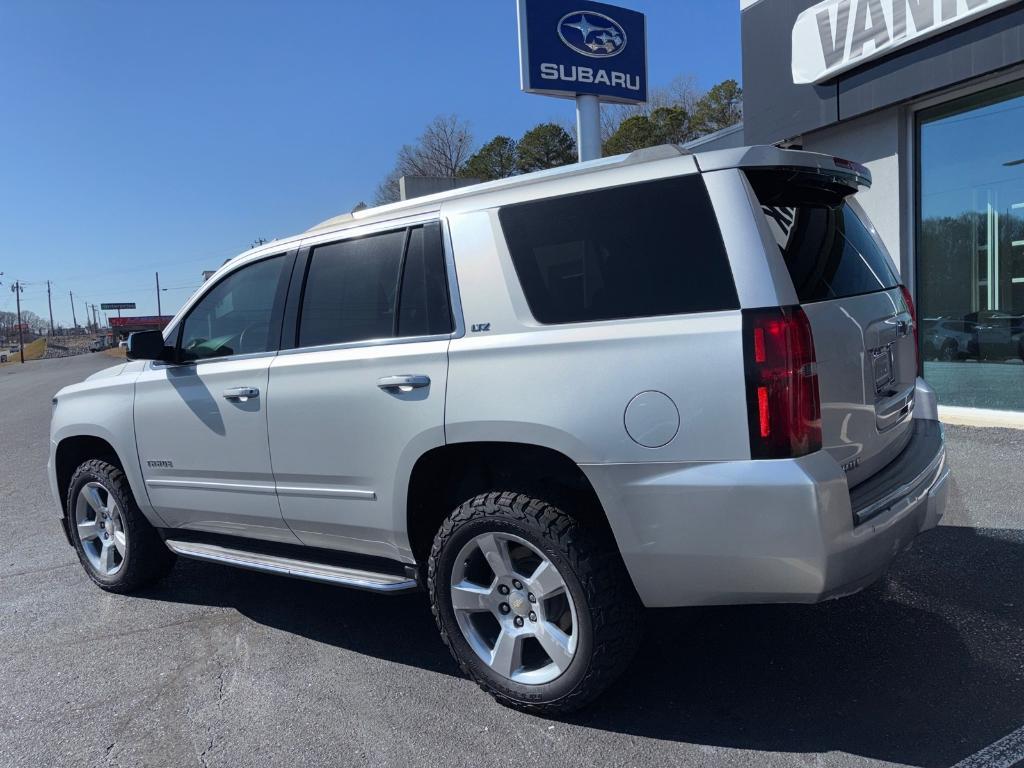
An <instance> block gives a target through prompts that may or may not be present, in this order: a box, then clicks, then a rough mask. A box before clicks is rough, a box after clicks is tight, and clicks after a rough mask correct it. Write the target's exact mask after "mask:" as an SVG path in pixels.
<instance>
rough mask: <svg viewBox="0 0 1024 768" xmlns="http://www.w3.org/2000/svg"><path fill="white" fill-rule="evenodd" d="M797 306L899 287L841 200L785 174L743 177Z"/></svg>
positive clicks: (886, 260) (885, 260) (864, 229)
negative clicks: (790, 281) (782, 261)
mask: <svg viewBox="0 0 1024 768" xmlns="http://www.w3.org/2000/svg"><path fill="white" fill-rule="evenodd" d="M747 176H748V178H750V181H751V184H752V186H753V187H754V192H755V193H756V194H757V197H758V201H759V202H760V203H761V210H762V211H764V215H765V217H766V218H767V220H768V226H769V228H770V229H771V231H772V234H773V235H775V241H776V242H777V243H778V245H779V250H781V251H782V256H783V258H784V259H785V261H786V266H787V267H788V268H789V275H790V277H791V278H792V279H793V287H794V288H796V294H797V297H798V298H799V299H800V302H801V303H803V304H806V303H810V302H815V301H827V300H829V299H841V298H845V297H847V296H858V295H860V294H864V293H874V292H876V291H886V290H889V289H890V288H895V287H896V286H897V285H899V280H898V278H897V277H896V275H895V274H893V270H892V267H891V265H890V262H889V257H888V256H887V255H886V254H885V252H884V251H883V250H882V249H881V248H879V246H878V244H877V243H876V242H875V240H874V238H873V237H872V236H871V233H870V232H869V231H868V228H867V226H866V225H865V224H864V222H863V221H862V220H861V218H860V217H859V216H858V215H857V213H856V212H855V211H854V210H853V208H852V207H851V206H850V205H848V204H847V203H846V202H845V200H844V199H843V197H842V196H841V194H839V193H830V192H829V191H828V190H827V189H823V188H822V187H820V186H811V185H810V183H809V180H807V179H805V180H801V179H800V178H798V177H797V176H794V175H793V174H791V173H789V172H785V171H748V173H747Z"/></svg>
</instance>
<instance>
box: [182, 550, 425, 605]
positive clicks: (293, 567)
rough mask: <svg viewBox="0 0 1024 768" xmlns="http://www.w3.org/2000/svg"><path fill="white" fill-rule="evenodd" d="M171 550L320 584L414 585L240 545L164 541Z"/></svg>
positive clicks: (406, 588) (373, 588) (383, 588)
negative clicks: (238, 546) (226, 545)
mask: <svg viewBox="0 0 1024 768" xmlns="http://www.w3.org/2000/svg"><path fill="white" fill-rule="evenodd" d="M165 543H166V544H167V546H168V548H170V550H171V551H172V552H174V553H175V554H177V555H181V556H182V557H189V558H192V559H194V560H205V561H207V562H212V563H221V564H223V565H233V566H235V567H236V568H245V569H247V570H250V571H260V572H262V573H274V574H278V575H280V576H291V577H293V578H297V579H306V580H308V581H318V582H321V583H324V584H335V585H338V586H344V587H352V588H354V589H363V590H368V591H370V592H386V593H389V594H394V593H398V592H411V591H413V590H415V589H417V588H418V584H417V583H416V580H415V579H410V578H406V577H403V576H395V575H393V574H389V573H374V572H372V571H362V570H358V569H356V568H345V567H342V566H337V565H327V564H324V563H313V562H308V561H305V560H294V559H292V558H287V557H278V556H276V555H267V554H262V553H258V552H245V551H243V550H240V549H230V548H228V547H221V546H217V545H216V544H202V543H199V542H192V541H174V540H173V539H167V540H166V542H165Z"/></svg>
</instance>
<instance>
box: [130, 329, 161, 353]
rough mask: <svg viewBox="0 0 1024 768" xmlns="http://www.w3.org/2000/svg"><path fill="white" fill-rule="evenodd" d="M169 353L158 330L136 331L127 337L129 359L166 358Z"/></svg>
mask: <svg viewBox="0 0 1024 768" xmlns="http://www.w3.org/2000/svg"><path fill="white" fill-rule="evenodd" d="M169 353H170V348H169V347H165V346H164V335H163V333H161V332H160V331H136V332H135V333H133V334H131V335H130V336H129V337H128V359H129V360H168V359H170V354H169Z"/></svg>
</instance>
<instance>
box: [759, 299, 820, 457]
mask: <svg viewBox="0 0 1024 768" xmlns="http://www.w3.org/2000/svg"><path fill="white" fill-rule="evenodd" d="M743 351H744V356H745V365H746V378H747V416H748V421H749V425H750V453H751V457H752V458H755V459H782V458H793V457H796V456H804V455H806V454H808V453H813V452H814V451H817V450H820V449H821V403H820V401H819V399H818V373H817V369H816V366H815V358H814V339H813V337H812V336H811V324H810V322H808V320H807V315H806V314H804V311H803V309H802V308H800V307H773V308H770V309H753V310H744V311H743Z"/></svg>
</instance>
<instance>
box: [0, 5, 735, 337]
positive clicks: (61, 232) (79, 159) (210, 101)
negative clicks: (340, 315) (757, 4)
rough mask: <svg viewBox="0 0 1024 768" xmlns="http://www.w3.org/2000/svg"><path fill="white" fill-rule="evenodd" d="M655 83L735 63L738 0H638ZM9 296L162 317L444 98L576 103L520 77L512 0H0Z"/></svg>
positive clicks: (487, 123)
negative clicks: (118, 307) (109, 305)
mask: <svg viewBox="0 0 1024 768" xmlns="http://www.w3.org/2000/svg"><path fill="white" fill-rule="evenodd" d="M623 4H625V5H628V6H630V7H632V8H636V9H637V10H640V11H643V12H645V13H647V15H648V27H649V34H648V44H649V48H650V55H649V59H650V81H651V84H652V85H654V86H657V85H662V84H667V83H668V82H669V81H671V80H672V78H674V77H675V76H677V75H692V76H694V77H695V78H696V80H697V83H698V85H700V86H701V87H704V88H707V87H709V86H710V85H713V84H714V83H716V82H718V81H720V80H723V79H726V78H730V77H732V78H736V79H739V77H740V40H739V15H740V14H739V2H738V0H633V2H628V3H623ZM0 72H2V73H3V74H2V77H0V152H2V155H0V159H2V164H0V233H2V241H0V242H2V243H3V246H2V247H0V272H4V273H5V275H4V276H3V277H0V282H2V283H4V285H3V287H2V288H0V310H9V309H13V307H14V296H13V295H12V294H11V293H10V289H9V287H8V285H9V283H10V281H11V279H12V278H13V279H20V280H23V281H25V283H26V290H25V293H24V295H23V296H24V298H23V305H22V306H23V308H26V309H31V310H32V311H34V312H37V313H38V314H40V315H42V316H43V317H45V316H46V312H47V309H46V285H45V281H46V280H51V281H52V282H53V291H54V303H53V309H54V318H55V320H56V321H57V322H58V323H62V324H64V325H70V323H71V308H70V302H69V298H68V291H74V293H75V296H76V308H75V311H76V312H77V313H78V320H79V322H81V321H82V314H83V312H84V309H83V302H84V301H89V302H95V303H100V302H103V301H135V302H137V303H138V305H139V308H138V313H139V314H155V312H156V298H155V288H154V274H153V273H154V272H155V271H156V270H159V271H160V279H161V283H162V284H163V285H165V286H168V287H169V288H170V289H171V290H168V291H167V292H165V293H164V294H163V310H164V313H165V314H169V313H171V312H173V311H176V310H177V309H178V307H179V306H180V305H181V303H182V302H183V301H184V300H185V299H186V298H187V297H188V295H189V294H190V293H191V291H192V290H194V289H195V288H196V287H198V285H199V283H200V281H201V272H202V270H203V269H209V268H213V267H216V266H218V265H219V264H220V263H221V262H223V260H224V259H226V258H228V257H230V256H233V255H235V254H237V253H239V252H241V251H243V250H245V249H246V248H247V247H248V244H249V243H250V242H251V241H252V240H254V239H255V238H257V237H261V236H262V237H265V238H268V239H269V238H274V237H283V236H286V235H290V234H293V233H295V232H298V231H301V230H303V229H306V228H307V227H309V226H310V225H312V224H313V223H315V222H317V221H320V220H322V219H324V218H327V217H329V216H332V215H335V214H337V213H339V212H342V211H345V210H349V209H350V208H351V207H352V206H353V205H354V204H355V203H356V202H358V201H359V200H366V201H368V202H371V201H372V198H373V193H374V189H375V187H376V185H377V183H378V181H379V180H380V179H381V178H382V177H383V176H384V175H385V174H386V173H387V171H388V170H389V169H390V168H391V167H392V166H393V164H394V157H395V153H396V152H397V150H398V149H399V147H400V146H401V145H402V144H404V143H410V142H413V141H414V140H415V139H416V137H417V136H418V135H419V133H420V132H421V130H422V128H423V126H424V125H425V124H426V123H427V122H428V121H429V120H430V119H431V118H433V117H434V116H435V115H438V114H447V113H456V114H458V115H459V116H460V117H462V118H465V119H467V120H468V121H469V122H470V124H471V127H472V130H473V133H474V136H475V137H476V139H477V141H478V143H482V142H483V141H485V140H487V139H489V138H491V137H492V136H494V135H495V134H497V133H506V134H510V135H513V136H518V135H520V134H521V133H522V132H523V131H525V130H526V129H528V128H530V127H531V126H533V125H534V124H536V123H538V122H542V121H545V120H553V121H556V122H559V123H569V122H570V121H571V120H572V117H573V114H574V113H573V107H572V103H571V102H569V101H564V100H559V99H551V98H546V97H542V96H531V95H526V94H522V93H520V92H519V79H518V62H517V45H516V24H515V3H514V0H435V1H434V2H428V1H427V0H387V2H382V1H378V2H368V1H367V0H362V1H360V2H356V0H335V1H334V2H326V1H325V2H315V1H314V0H294V1H293V2H285V1H284V0H281V1H280V2H266V1H264V0H248V1H246V2H242V1H241V0H237V1H235V0H218V2H199V1H198V0H173V2H172V1H171V0H166V1H165V2H156V0H154V1H153V2H148V1H147V2H132V1H130V0H121V1H119V2H114V1H111V0H60V1H58V0H52V1H49V0H4V2H3V3H0Z"/></svg>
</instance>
